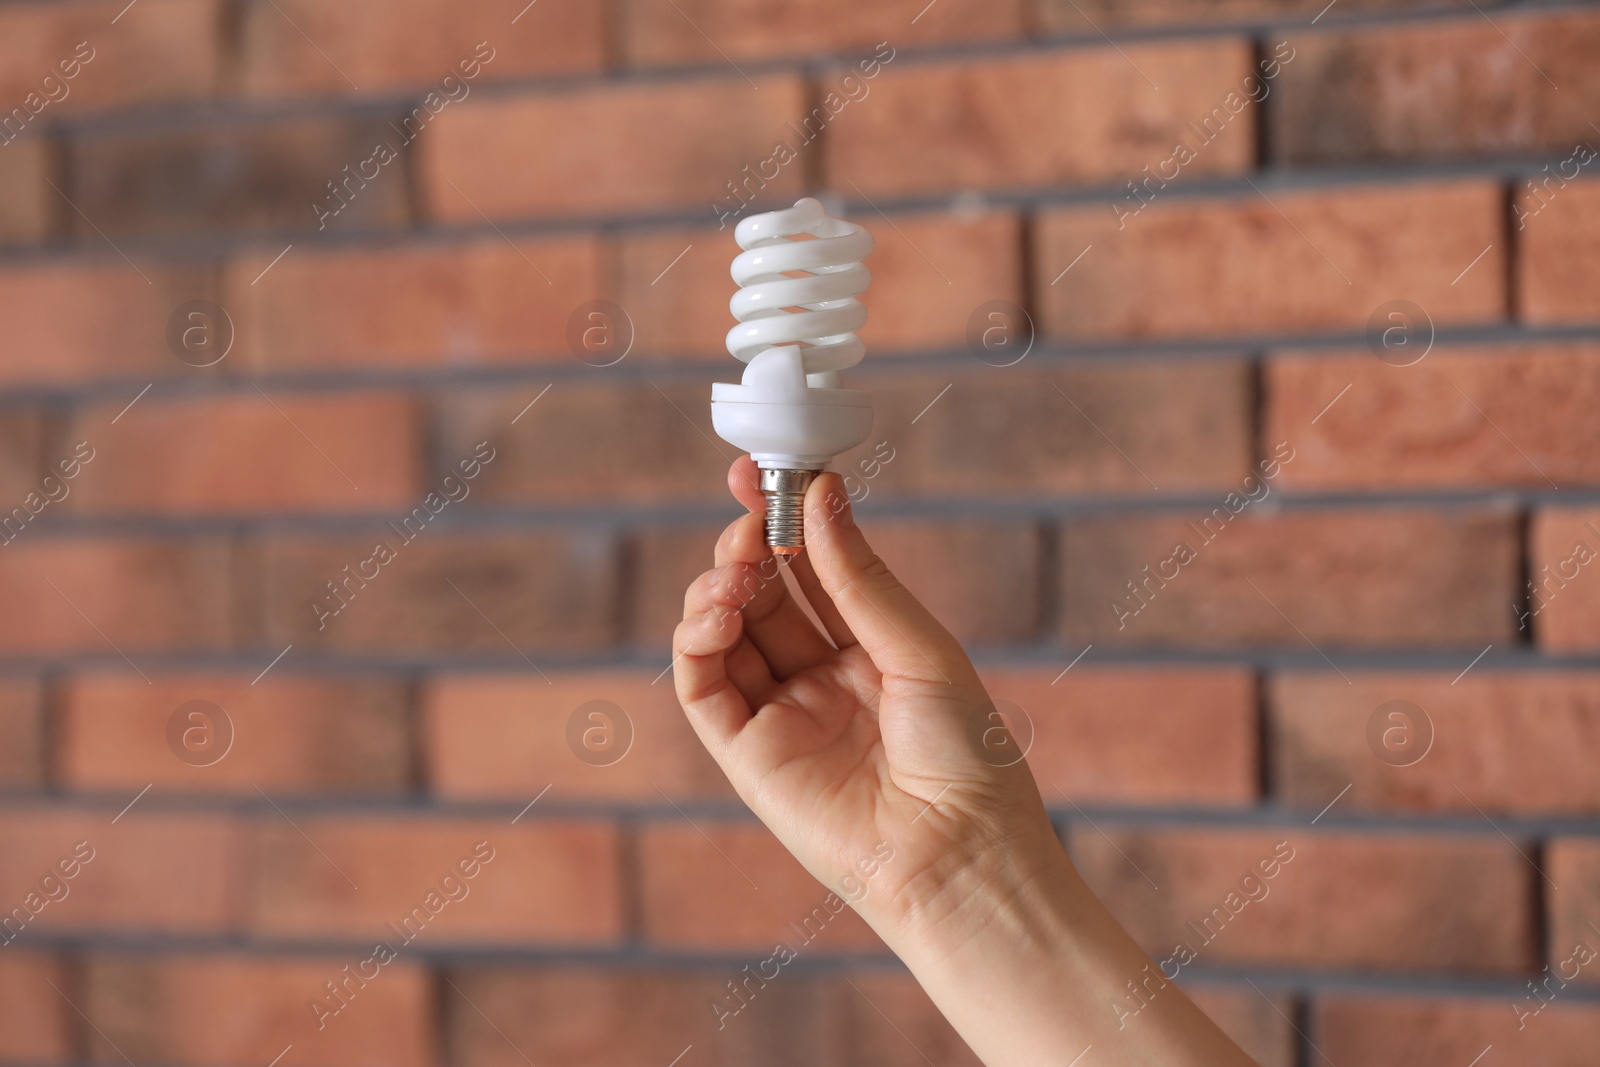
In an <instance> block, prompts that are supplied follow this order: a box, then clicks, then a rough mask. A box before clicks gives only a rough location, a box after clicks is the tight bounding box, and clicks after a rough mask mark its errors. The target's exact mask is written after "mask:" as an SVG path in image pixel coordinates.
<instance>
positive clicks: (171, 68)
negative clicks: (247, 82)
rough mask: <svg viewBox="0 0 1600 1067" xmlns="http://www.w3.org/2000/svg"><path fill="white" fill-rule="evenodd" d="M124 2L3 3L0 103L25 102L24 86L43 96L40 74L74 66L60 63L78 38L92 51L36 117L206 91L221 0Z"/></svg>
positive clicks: (216, 66)
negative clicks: (129, 6) (113, 21)
mask: <svg viewBox="0 0 1600 1067" xmlns="http://www.w3.org/2000/svg"><path fill="white" fill-rule="evenodd" d="M126 6H127V4H126V2H125V0H92V2H85V3H72V4H18V5H8V6H7V7H6V8H5V9H4V10H0V71H3V72H4V74H3V75H0V106H3V107H5V108H6V109H7V110H9V109H11V108H13V107H17V106H23V105H24V101H25V100H26V98H27V96H28V94H29V93H39V94H40V96H44V95H45V92H44V88H43V87H42V86H41V81H42V80H43V79H44V78H45V77H46V76H47V75H55V76H56V77H57V78H58V79H60V75H61V74H62V73H63V70H64V69H66V70H70V69H72V68H71V67H70V65H69V66H68V67H67V68H62V66H61V64H62V63H63V62H66V61H70V60H72V59H73V56H74V50H75V49H76V48H77V46H78V45H79V43H81V42H87V43H88V44H89V46H90V47H91V48H92V49H93V54H92V56H91V58H90V59H89V61H88V63H86V64H81V65H80V66H79V67H78V69H77V74H76V76H75V77H73V78H71V79H67V80H65V81H64V82H62V84H64V85H65V86H66V91H67V95H66V96H64V97H61V89H60V88H57V87H55V85H54V83H52V85H51V87H50V91H51V92H53V93H54V95H56V96H58V97H60V99H59V100H58V101H56V102H52V103H48V104H46V105H45V107H44V109H43V110H42V111H40V112H39V115H38V117H37V118H36V119H35V120H34V122H35V123H41V122H49V121H50V120H53V119H54V118H56V117H57V116H58V115H64V114H69V113H79V112H83V111H86V110H89V109H92V108H105V107H112V106H116V107H125V106H128V105H130V104H143V103H153V102H158V101H159V102H165V101H176V100H186V99H194V98H197V97H205V96H210V95H211V94H212V93H213V92H214V90H215V88H216V83H217V80H218V73H219V70H220V67H221V56H220V55H219V54H218V49H219V46H220V44H221V43H222V39H223V36H222V19H223V12H222V8H223V5H222V4H221V3H219V2H217V0H140V3H138V4H137V5H136V6H135V7H134V8H132V9H131V10H127V11H123V8H124V7H126ZM113 19H115V20H116V26H115V27H114V28H113V27H112V25H111V23H112V20H113ZM84 54H85V55H88V54H89V53H88V52H87V51H85V53H84Z"/></svg>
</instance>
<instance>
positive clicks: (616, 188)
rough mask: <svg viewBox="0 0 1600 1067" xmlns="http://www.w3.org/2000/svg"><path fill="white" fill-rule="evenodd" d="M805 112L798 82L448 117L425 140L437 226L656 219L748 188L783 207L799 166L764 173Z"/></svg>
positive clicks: (503, 104)
mask: <svg viewBox="0 0 1600 1067" xmlns="http://www.w3.org/2000/svg"><path fill="white" fill-rule="evenodd" d="M803 109H804V105H803V103H802V97H801V85H800V82H799V81H798V80H797V79H795V78H793V77H788V76H766V77H762V78H761V79H760V80H759V81H757V82H754V83H751V82H746V81H745V80H744V79H743V78H739V77H730V78H719V79H717V80H714V81H713V80H697V81H692V82H671V83H664V84H652V85H624V86H617V87H612V88H604V89H597V90H591V91H588V92H584V93H582V94H573V93H545V94H541V95H537V96H526V97H517V98H501V99H497V100H493V101H487V102H484V103H478V104H468V105H466V106H463V107H461V108H459V109H457V108H450V109H447V110H446V111H445V112H443V113H442V114H441V115H440V117H439V118H438V119H436V120H435V122H434V125H433V126H430V127H429V128H428V130H427V136H426V137H424V138H421V139H420V140H419V143H420V144H421V145H422V148H421V151H422V157H421V160H420V164H421V177H422V185H423V190H424V195H425V197H426V201H427V204H428V208H429V211H430V213H431V214H432V216H433V217H435V218H438V219H440V220H443V221H446V222H471V223H474V224H476V223H478V222H480V221H481V216H480V215H479V214H478V213H479V211H482V212H484V213H486V214H487V215H489V216H490V217H491V218H506V217H518V216H532V215H566V214H573V213H576V214H585V213H596V212H604V211H648V210H652V209H660V208H667V207H681V206H684V205H696V206H698V205H701V204H711V203H713V202H715V201H717V200H719V198H722V197H725V196H728V197H730V204H732V205H733V206H734V207H736V206H737V204H738V201H737V200H732V199H731V191H730V188H729V187H730V186H731V185H732V183H735V182H741V181H746V180H749V181H751V182H752V184H751V186H750V190H751V193H750V194H746V195H747V196H748V195H753V194H754V193H756V192H759V193H760V196H761V197H762V198H763V199H765V200H770V201H772V202H773V203H778V202H781V201H782V200H784V199H785V198H791V199H792V198H793V197H794V196H795V195H797V194H798V193H799V191H800V189H801V177H800V171H799V164H798V163H794V162H791V163H790V164H789V165H787V166H784V167H781V168H780V169H778V171H777V173H776V177H774V178H772V179H770V180H769V179H764V178H762V177H761V175H760V170H761V164H762V163H763V162H764V161H766V160H768V159H769V158H771V157H772V155H773V143H774V141H775V139H777V138H779V137H791V136H792V134H791V133H790V132H789V130H788V127H787V126H786V125H785V124H786V123H788V122H790V121H791V120H795V121H797V120H799V118H800V117H801V113H802V111H803ZM747 165H748V166H749V168H750V171H749V175H753V176H754V177H747V174H746V171H745V170H744V168H745V167H746V166H747ZM768 169H769V170H770V169H771V168H770V167H769V168H768ZM756 182H760V183H762V186H761V187H760V188H758V187H757V185H755V184H754V183H756ZM711 217H712V218H715V217H716V216H715V215H714V214H712V215H711Z"/></svg>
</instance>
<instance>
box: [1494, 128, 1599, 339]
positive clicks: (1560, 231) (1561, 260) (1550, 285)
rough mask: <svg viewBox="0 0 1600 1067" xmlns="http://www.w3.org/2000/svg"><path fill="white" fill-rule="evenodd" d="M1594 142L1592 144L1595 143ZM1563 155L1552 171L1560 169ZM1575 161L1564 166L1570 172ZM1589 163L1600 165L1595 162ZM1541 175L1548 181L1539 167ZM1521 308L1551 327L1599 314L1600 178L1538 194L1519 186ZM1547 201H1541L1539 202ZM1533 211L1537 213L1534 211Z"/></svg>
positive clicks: (1556, 183) (1516, 212)
mask: <svg viewBox="0 0 1600 1067" xmlns="http://www.w3.org/2000/svg"><path fill="white" fill-rule="evenodd" d="M1593 147H1595V145H1594V144H1591V148H1593ZM1566 159H1567V157H1566V156H1563V157H1562V158H1561V160H1559V161H1556V163H1555V165H1553V166H1552V167H1551V168H1550V170H1551V172H1552V173H1556V174H1559V173H1561V172H1562V169H1563V168H1562V163H1563V162H1565V160H1566ZM1573 166H1574V164H1567V165H1566V166H1565V168H1564V169H1565V173H1568V174H1570V173H1571V172H1572V169H1573ZM1587 166H1588V167H1589V168H1590V169H1591V170H1593V169H1596V168H1597V167H1600V164H1597V163H1596V162H1595V161H1592V160H1591V161H1590V162H1589V163H1588V164H1587ZM1538 177H1539V178H1540V180H1541V181H1543V180H1545V175H1544V173H1543V172H1541V173H1540V174H1539V175H1538ZM1517 194H1518V195H1517V200H1516V205H1517V206H1516V208H1515V209H1514V217H1515V218H1516V219H1517V220H1518V222H1517V223H1516V226H1517V249H1518V258H1517V274H1516V277H1517V310H1518V312H1519V313H1520V315H1521V317H1522V319H1523V320H1524V321H1526V322H1528V323H1531V324H1534V325H1539V326H1549V325H1558V324H1562V323H1587V322H1594V321H1595V320H1596V319H1597V318H1600V296H1597V295H1596V294H1597V293H1600V251H1597V249H1600V224H1597V223H1596V221H1595V220H1596V218H1597V217H1600V216H1597V213H1600V181H1583V182H1577V183H1574V184H1570V185H1562V184H1561V183H1560V181H1559V178H1558V179H1556V180H1552V181H1551V182H1550V184H1549V186H1548V188H1547V187H1545V186H1544V185H1542V184H1541V186H1540V191H1539V193H1538V194H1535V193H1533V192H1532V191H1530V190H1529V189H1528V188H1527V185H1526V184H1524V185H1523V186H1522V187H1521V188H1519V189H1518V190H1517ZM1541 205H1543V206H1541ZM1535 212H1537V213H1536V214H1535Z"/></svg>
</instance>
